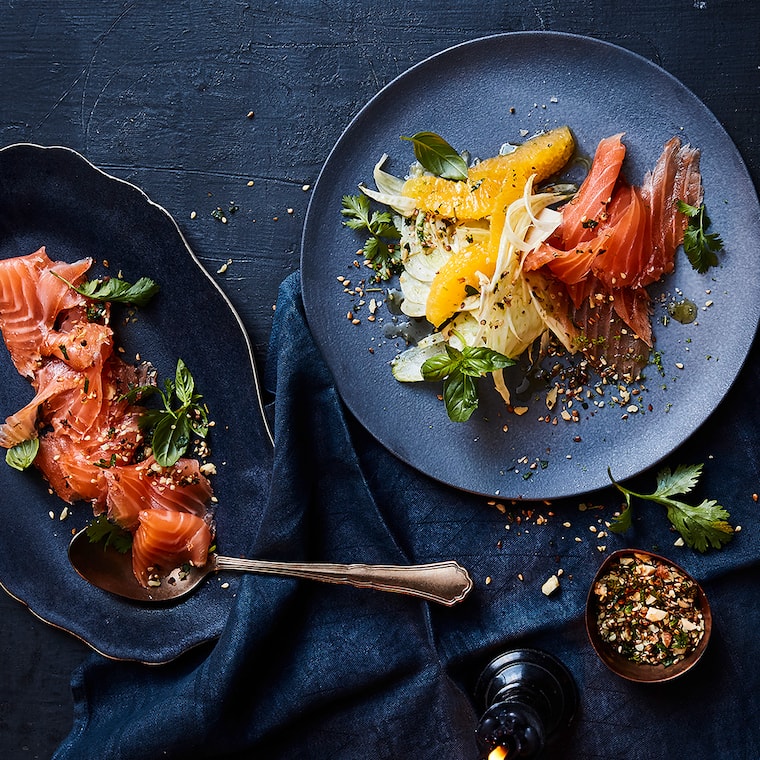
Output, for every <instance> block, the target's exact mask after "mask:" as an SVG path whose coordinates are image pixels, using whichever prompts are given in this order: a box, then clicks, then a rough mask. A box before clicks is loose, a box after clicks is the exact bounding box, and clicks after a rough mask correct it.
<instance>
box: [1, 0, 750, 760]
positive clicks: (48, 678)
mask: <svg viewBox="0 0 760 760" xmlns="http://www.w3.org/2000/svg"><path fill="white" fill-rule="evenodd" d="M522 30H552V31H567V32H574V33H579V34H587V35H590V36H593V37H596V38H599V39H602V40H605V41H609V42H613V43H616V44H619V45H621V46H623V47H625V48H628V49H629V50H632V51H634V52H636V53H639V54H640V55H642V56H644V57H646V58H648V59H650V60H652V61H654V62H655V63H657V64H659V65H661V66H662V67H664V68H665V69H666V70H667V71H669V72H670V73H672V74H673V75H674V76H676V77H677V78H678V79H680V80H681V81H682V82H683V83H684V84H685V85H686V86H687V87H689V88H690V89H691V90H693V91H694V92H695V93H696V94H697V96H698V97H700V98H701V99H702V100H703V101H704V102H705V104H706V105H707V106H708V108H710V109H711V110H712V111H713V113H714V114H715V115H716V116H717V118H718V119H719V121H721V123H722V124H723V125H724V126H725V128H726V130H727V131H728V133H729V135H730V136H731V137H732V138H733V139H734V141H735V142H736V144H737V146H738V148H739V150H740V152H741V153H742V155H743V157H744V159H745V161H746V163H747V165H748V167H749V170H750V173H751V174H752V177H753V179H754V181H755V183H756V185H757V182H758V178H759V177H760V175H759V172H760V151H759V150H758V146H757V135H758V134H760V124H759V121H760V94H759V93H760V42H759V39H760V38H759V35H758V31H760V5H758V4H757V3H755V2H736V0H644V1H643V2H636V3H630V2H629V3H625V2H618V1H617V0H590V1H589V0H553V1H551V2H539V1H538V0H536V1H535V2H528V1H527V0H513V1H509V0H507V1H506V2H504V1H502V2H494V1H492V0H482V1H481V2H478V3H477V4H468V3H462V2H458V1H457V0H444V1H443V2H436V3H433V2H420V1H419V0H415V1H412V2H398V0H391V1H390V2H386V3H384V4H379V3H369V2H366V0H358V1H356V2H350V1H349V0H332V1H330V0H325V1H324V2H317V0H313V1H310V2H295V1H293V2H273V3H248V2H222V3H219V2H203V1H201V0H193V1H191V0H184V1H182V2H177V1H175V2H171V3H160V4H159V3H156V2H149V1H147V0H142V1H140V0H137V1H135V2H114V1H113V0H79V1H78V2H65V1H64V2H53V1H51V0H34V1H32V0H26V1H25V0H3V2H1V3H0V145H8V144H11V143H14V142H35V143H40V144H46V145H54V144H60V145H67V146H70V147H72V148H74V149H76V150H78V151H80V152H82V153H83V154H84V155H85V156H86V157H87V158H88V159H89V160H90V161H92V162H93V163H95V164H96V165H98V166H100V167H101V168H103V169H105V170H106V171H108V172H110V173H113V174H115V175H117V176H119V177H122V178H125V179H128V180H130V181H132V182H134V183H136V184H137V185H139V186H141V187H142V188H143V189H144V190H145V191H146V192H147V193H148V195H149V196H150V197H151V198H152V199H153V200H155V201H156V202H158V203H160V204H161V205H163V206H164V207H165V208H166V209H167V210H168V211H169V212H170V213H172V214H173V215H174V216H175V217H176V219H177V220H178V222H179V224H180V226H181V228H182V230H183V232H184V233H185V234H186V236H187V238H188V240H189V243H190V245H191V246H192V247H193V248H194V250H195V251H196V253H197V254H198V256H199V257H200V258H201V260H202V261H203V262H204V263H205V264H206V265H207V267H208V269H209V270H210V271H212V272H216V271H217V270H218V269H219V268H220V266H221V265H222V264H223V263H224V262H226V261H227V260H228V259H231V260H232V264H231V265H230V266H229V267H228V268H227V270H226V271H225V272H223V273H219V274H218V275H216V276H217V278H218V280H219V282H220V284H221V286H222V287H223V289H224V290H225V292H226V293H227V294H228V295H229V297H230V299H231V300H232V302H233V303H234V305H235V306H236V307H237V309H238V310H239V312H240V314H241V316H242V319H243V321H244V323H245V325H246V327H247V328H248V330H249V333H250V335H251V338H252V340H253V342H254V346H255V349H256V352H257V355H258V357H259V359H260V360H263V357H264V353H265V349H266V344H267V341H268V337H269V331H270V326H271V319H272V308H273V304H274V302H275V299H276V294H277V288H278V286H279V284H280V282H281V281H282V280H283V279H284V277H285V276H286V275H287V274H289V273H290V272H292V271H295V270H296V269H297V268H298V259H299V240H300V231H301V224H302V222H303V218H304V214H305V210H306V205H307V202H308V198H309V193H308V191H304V190H303V189H302V187H303V186H304V185H308V184H311V183H313V182H314V180H315V179H316V176H317V173H318V171H319V168H320V166H321V164H322V162H323V161H324V159H325V158H326V156H327V154H328V151H329V150H330V148H331V146H332V145H333V143H334V142H335V140H336V139H337V137H338V136H339V135H340V133H341V130H342V129H343V127H344V126H345V125H347V123H348V122H349V120H350V119H351V117H352V116H353V115H354V114H356V112H357V111H358V110H359V108H360V107H361V106H362V105H363V103H364V102H365V101H367V100H368V99H369V98H370V97H371V96H372V95H374V94H375V93H376V92H377V91H378V90H379V89H380V88H381V87H382V86H384V85H385V84H387V83H388V82H389V81H391V80H392V79H393V78H394V77H395V76H397V75H398V74H400V73H401V72H403V71H404V70H406V69H407V68H408V67H409V66H410V65H412V64H414V63H416V62H418V61H420V60H422V59H423V58H425V57H427V56H428V55H430V54H432V53H435V52H438V51H440V50H442V49H443V48H445V47H448V46H449V45H452V44H455V43H458V42H462V41H465V40H468V39H471V38H474V37H479V36H483V35H486V34H491V33H495V32H504V31H522ZM251 111H253V113H254V116H253V117H252V118H249V117H248V114H249V112H251ZM250 180H253V181H254V185H253V187H249V186H248V182H249V181H250ZM0 181H2V178H0ZM231 202H234V203H236V204H237V205H238V206H239V211H238V212H237V213H235V214H234V215H231V216H230V217H229V222H228V223H227V224H222V223H220V222H219V221H217V220H215V219H214V218H213V217H212V215H211V212H212V211H213V209H215V208H216V207H217V206H221V207H223V208H228V207H229V204H230V203H231ZM289 209H292V213H290V212H289ZM193 211H195V212H196V218H195V219H191V212H193ZM752 487H754V486H752ZM88 651H89V650H88V649H87V647H86V646H85V645H83V644H81V643H80V642H77V641H76V640H74V639H72V638H71V637H70V636H69V635H68V634H65V633H62V632H59V631H56V630H53V629H51V628H49V627H47V626H45V625H43V624H42V623H40V622H39V621H38V620H36V619H35V618H34V617H33V616H32V615H31V614H30V613H29V612H28V610H26V608H25V607H24V606H23V605H21V604H19V603H18V602H17V601H15V600H13V599H11V598H9V597H7V596H6V595H5V594H2V595H1V596H0V671H1V672H2V674H3V676H2V682H3V687H2V689H1V690H0V757H3V758H7V759H8V760H15V759H16V758H46V757H49V756H50V755H51V753H52V752H53V750H54V748H55V747H56V746H57V744H58V742H59V741H60V740H61V739H62V738H63V736H64V735H65V734H66V733H67V732H68V730H69V728H70V726H71V697H70V695H69V679H70V675H71V671H72V669H73V668H74V667H75V666H76V665H77V664H78V663H79V662H80V661H81V660H82V659H83V658H84V656H85V654H86V653H87V652H88Z"/></svg>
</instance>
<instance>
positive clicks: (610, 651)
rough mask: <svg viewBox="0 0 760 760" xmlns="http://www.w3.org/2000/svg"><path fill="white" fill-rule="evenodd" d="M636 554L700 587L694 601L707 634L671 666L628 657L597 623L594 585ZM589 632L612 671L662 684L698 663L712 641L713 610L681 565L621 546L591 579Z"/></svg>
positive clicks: (634, 679)
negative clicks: (700, 613)
mask: <svg viewBox="0 0 760 760" xmlns="http://www.w3.org/2000/svg"><path fill="white" fill-rule="evenodd" d="M636 554H638V555H640V556H641V555H643V556H645V557H649V558H651V559H654V560H658V561H660V562H663V563H665V564H666V565H669V566H670V567H672V568H674V569H676V570H678V571H679V572H681V573H683V575H684V576H686V578H688V579H689V580H691V581H692V582H693V583H694V584H695V586H696V589H697V596H696V600H695V603H696V605H697V606H698V607H699V609H700V611H701V612H702V618H703V620H704V626H705V629H704V633H703V635H702V639H701V640H700V642H699V643H698V644H697V646H696V647H695V648H694V649H693V650H692V651H691V652H689V653H688V654H687V655H686V656H685V657H684V658H683V659H681V660H679V661H678V662H676V663H674V664H672V665H661V664H659V665H650V664H646V663H639V662H634V661H633V660H629V659H628V658H627V657H625V656H624V655H622V654H620V653H619V652H618V651H617V650H616V649H615V648H614V647H613V646H612V645H610V644H609V643H608V642H606V641H604V640H603V639H602V636H601V633H600V632H599V628H598V626H597V623H596V612H597V606H598V603H597V600H596V597H595V595H594V587H595V585H596V583H597V581H599V580H600V579H601V578H602V577H603V576H604V575H605V574H606V573H607V571H608V570H609V569H610V567H611V566H612V565H613V563H615V562H617V560H619V559H620V558H621V557H633V556H634V555H636ZM586 631H587V632H588V637H589V640H590V641H591V645H592V646H593V648H594V651H595V652H596V653H597V655H598V656H599V659H600V660H601V661H602V662H603V663H604V664H605V665H606V666H607V667H608V668H609V669H610V670H611V671H612V672H613V673H616V674H617V675H619V676H621V677H622V678H625V679H627V680H629V681H635V682H637V683H661V682H663V681H671V680H673V679H674V678H678V676H681V675H683V674H684V673H685V672H686V671H687V670H691V668H693V667H694V666H695V665H696V664H697V662H699V660H700V659H701V657H702V655H703V654H704V653H705V650H706V649H707V644H708V642H709V640H710V634H711V632H712V613H711V612H710V605H709V603H708V601H707V597H706V596H705V592H704V591H703V589H702V587H701V586H700V585H699V583H697V582H696V581H695V580H694V578H692V577H691V576H690V575H689V574H688V573H687V572H686V571H685V570H684V569H683V568H682V567H680V566H679V565H678V564H676V563H675V562H673V561H672V560H669V559H667V557H661V556H660V555H658V554H653V553H652V552H647V551H642V550H641V549H621V550H619V551H616V552H614V553H613V554H611V555H610V556H609V557H607V559H606V560H605V561H604V562H603V563H602V565H601V567H600V568H599V570H598V571H597V573H596V575H595V576H594V580H593V581H592V582H591V588H590V589H589V592H588V598H587V599H586Z"/></svg>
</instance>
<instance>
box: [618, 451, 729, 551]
mask: <svg viewBox="0 0 760 760" xmlns="http://www.w3.org/2000/svg"><path fill="white" fill-rule="evenodd" d="M607 474H608V475H609V478H610V480H611V481H612V483H613V485H614V486H615V488H617V489H618V491H620V492H621V493H622V494H623V496H625V503H626V508H625V509H624V510H623V512H622V513H621V514H620V517H618V518H617V519H615V520H613V521H612V524H611V525H610V530H611V531H613V532H615V533H623V532H625V531H626V530H628V528H630V527H631V498H632V497H634V496H635V497H637V498H639V499H644V500H647V501H652V502H654V503H656V504H660V505H662V506H664V507H665V508H666V510H667V512H666V513H667V517H668V520H669V521H670V523H671V524H672V525H673V527H674V528H675V529H676V530H677V531H678V533H680V534H681V537H682V538H683V540H684V542H685V543H686V545H687V546H689V547H690V548H692V549H696V550H697V551H700V552H705V551H707V549H708V548H709V547H713V548H714V549H720V548H721V547H722V546H723V545H724V544H727V543H728V542H729V541H730V540H731V539H732V538H733V534H734V529H733V527H732V526H731V525H730V524H729V523H728V518H729V516H730V515H729V514H728V512H727V511H726V510H725V509H724V508H723V507H721V506H720V504H718V502H717V501H715V500H713V499H705V500H704V501H702V503H701V504H698V505H697V506H693V505H691V504H687V503H685V502H683V501H681V500H680V499H675V498H673V497H674V496H682V495H684V494H687V493H689V492H691V491H692V490H693V489H694V487H695V486H696V485H697V482H698V481H699V477H700V475H701V474H702V465H701V464H694V465H679V466H678V467H676V469H675V470H674V471H672V472H671V470H670V468H668V467H665V468H663V469H662V470H660V472H658V473H657V488H656V489H655V491H654V492H653V493H651V494H640V493H636V492H634V491H631V490H629V489H628V488H625V487H624V486H621V485H620V484H619V483H617V482H616V481H615V479H614V478H613V477H612V472H611V470H610V468H607Z"/></svg>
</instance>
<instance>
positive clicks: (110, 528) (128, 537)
mask: <svg viewBox="0 0 760 760" xmlns="http://www.w3.org/2000/svg"><path fill="white" fill-rule="evenodd" d="M86 532H87V538H89V539H90V543H91V544H98V543H100V542H101V541H102V542H103V549H104V550H105V549H107V548H108V547H109V546H111V547H113V548H114V549H115V550H116V551H117V552H119V554H126V553H127V552H128V551H129V550H130V549H131V548H132V534H131V533H130V532H129V531H128V530H125V529H124V528H122V527H121V526H120V525H117V524H116V523H113V522H111V521H110V520H109V519H108V518H107V517H106V515H105V512H104V513H102V514H99V515H98V516H97V517H96V518H95V519H94V520H93V521H92V522H91V523H90V524H89V525H88V526H87V528H86Z"/></svg>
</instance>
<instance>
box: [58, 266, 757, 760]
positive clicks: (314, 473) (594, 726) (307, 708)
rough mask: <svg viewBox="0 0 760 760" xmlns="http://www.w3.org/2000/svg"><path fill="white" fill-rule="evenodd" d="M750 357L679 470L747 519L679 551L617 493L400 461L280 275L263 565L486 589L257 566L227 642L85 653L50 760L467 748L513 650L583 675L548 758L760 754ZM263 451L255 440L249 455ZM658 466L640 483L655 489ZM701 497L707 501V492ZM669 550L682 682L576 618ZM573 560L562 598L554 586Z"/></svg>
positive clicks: (652, 512)
mask: <svg viewBox="0 0 760 760" xmlns="http://www.w3.org/2000/svg"><path fill="white" fill-rule="evenodd" d="M757 358H758V357H757V350H756V349H755V350H754V351H753V353H752V355H751V356H750V361H749V362H748V366H747V367H745V369H744V370H743V372H742V374H741V376H740V378H739V380H738V381H737V385H736V387H735V388H734V389H733V390H732V391H731V393H730V394H729V397H728V399H727V400H726V401H725V402H724V403H723V404H722V405H721V408H720V409H719V410H718V412H717V413H715V414H713V415H712V416H711V417H710V419H709V420H708V422H707V423H706V424H705V426H704V427H703V428H702V429H701V430H700V431H699V432H698V433H697V434H696V435H695V436H694V437H693V438H692V439H691V440H690V441H689V442H687V443H686V444H685V445H684V446H682V447H681V448H680V449H679V450H678V451H676V452H674V454H673V455H672V461H670V462H668V463H667V464H670V465H671V466H675V465H677V464H680V463H684V464H686V463H693V462H704V463H705V472H704V476H703V479H702V480H703V482H702V483H701V484H700V486H699V489H698V491H697V492H696V493H695V494H694V499H695V500H697V499H701V498H703V496H708V495H709V496H711V497H712V498H716V499H719V500H720V501H721V503H722V504H724V506H726V508H727V509H728V510H729V512H731V516H732V522H733V523H734V524H740V525H741V526H742V530H741V532H739V533H737V534H736V537H735V538H734V540H733V542H732V543H731V544H729V545H728V547H726V548H724V549H723V550H722V551H712V552H708V553H707V554H704V555H701V554H698V553H695V552H693V551H691V550H689V549H686V548H679V547H676V546H674V541H675V539H676V538H677V536H676V534H674V533H673V532H672V531H671V530H670V529H669V526H668V523H667V521H666V520H665V516H664V512H660V511H658V509H659V508H658V507H656V506H654V505H649V504H641V505H639V507H638V509H637V512H636V515H637V516H636V519H635V520H634V526H633V528H632V529H631V531H630V532H629V533H628V534H626V535H625V536H618V535H613V534H610V533H609V531H608V530H607V529H606V526H605V521H606V520H609V519H610V518H611V516H612V514H613V512H614V511H615V510H616V509H618V508H619V506H620V498H619V496H618V495H616V494H615V493H614V492H613V491H612V489H610V490H608V491H605V492H603V493H598V494H593V495H591V496H587V497H584V498H583V499H576V500H570V499H568V500H563V501H558V502H555V503H553V504H543V503H540V504H531V503H523V504H511V503H496V502H494V501H493V500H490V499H486V498H484V497H481V496H476V495H472V494H465V493H461V492H458V491H454V490H453V489H450V488H448V487H446V486H443V485H441V484H439V483H437V482H434V481H432V480H431V479H429V478H427V477H425V476H423V475H420V474H419V473H417V472H416V471H414V470H412V469H411V468H409V467H407V466H406V465H404V464H403V463H401V462H399V461H398V460H397V459H396V458H395V457H393V456H392V455H391V454H389V453H388V452H387V451H386V450H385V449H383V448H382V447H381V446H380V445H379V444H378V443H377V442H376V441H375V440H374V439H373V438H372V437H371V435H369V434H368V433H367V432H366V431H365V430H364V429H363V428H361V426H359V425H358V424H357V423H356V421H355V420H354V419H353V418H352V417H351V415H350V414H348V413H347V412H346V411H345V409H344V407H343V406H342V403H341V401H340V398H339V397H338V395H337V392H336V390H335V387H334V385H333V381H332V378H331V376H330V374H329V372H328V371H327V369H326V367H325V365H324V363H323V361H322V359H321V356H320V353H319V350H318V348H317V347H316V346H315V345H314V342H313V340H312V338H311V334H310V332H309V330H308V327H307V325H306V321H305V317H304V313H303V307H302V303H301V295H300V281H299V278H298V276H297V275H292V276H291V277H289V278H288V279H287V280H286V281H285V282H284V283H283V285H282V287H281V291H280V297H279V300H278V304H277V310H276V316H275V324H274V330H273V334H272V341H271V350H270V361H269V366H268V382H269V383H270V384H271V387H272V388H273V390H274V391H275V409H274V416H275V439H276V448H275V459H274V468H273V473H272V482H271V491H270V496H269V501H268V504H267V509H266V511H265V516H264V520H263V522H262V524H261V526H260V529H259V531H258V535H257V536H256V537H255V540H254V541H253V546H252V549H253V551H254V552H255V553H256V556H260V557H263V558H269V559H280V560H308V561H332V562H355V561H359V562H377V563H383V564H387V563H418V562H428V561H434V560H440V559H457V560H458V561H459V562H461V563H462V564H463V565H465V566H466V567H467V568H468V569H469V571H470V574H471V575H472V577H473V579H474V581H475V589H474V591H473V592H472V594H471V595H470V596H469V597H468V598H467V599H466V600H465V601H464V602H463V603H461V604H459V605H457V606H456V607H453V608H445V607H442V606H439V605H435V604H429V603H426V602H422V601H419V600H417V599H414V598H412V597H408V596H403V595H398V594H390V593H382V592H376V591H370V590H366V589H354V588H350V587H344V586H333V585H326V584H320V583H315V582H309V581H297V580H290V579H278V578H272V577H264V576H248V577H246V578H245V579H244V581H243V582H242V583H241V585H240V591H239V595H238V599H237V603H236V605H235V608H234V610H233V613H232V614H231V616H230V618H229V620H228V622H227V625H226V628H225V630H224V633H223V635H222V637H221V638H220V639H219V640H218V642H215V643H213V644H209V645H205V646H203V647H199V648H197V649H195V650H193V651H191V652H188V653H186V654H185V655H183V656H182V657H180V658H179V659H178V660H176V661H174V662H172V663H170V664H168V665H162V666H150V667H149V666H143V665H140V664H135V663H120V662H113V661H109V660H105V659H103V658H101V657H99V656H93V657H92V658H91V659H90V660H89V661H88V662H87V663H86V664H85V666H84V667H83V668H82V669H81V671H79V672H77V673H76V674H75V676H74V679H73V689H74V695H75V700H76V708H75V725H74V728H73V730H72V732H71V734H70V735H69V736H68V737H67V738H66V739H65V740H64V742H63V743H62V744H61V746H60V748H59V750H58V752H57V753H56V755H55V760H85V759H86V760H91V759H92V758H104V759H109V760H110V759H111V758H113V759H114V760H116V759H121V758H123V759H124V760H127V759H128V760H143V759H144V760H155V759H157V758H183V760H187V759H188V758H268V759H271V760H279V759H280V758H282V759H283V760H284V759H285V758H288V760H301V759H306V758H310V759H311V758H313V759H315V760H321V759H322V758H325V759H328V758H335V759H336V760H341V759H343V758H345V759H347V760H351V759H353V758H377V759H383V760H397V759H398V760H402V759H406V758H409V759H410V760H442V759H443V760H447V759H451V760H475V758H477V757H478V752H477V747H476V743H475V737H474V731H475V727H476V725H477V719H478V717H479V714H480V713H481V712H482V705H477V704H475V703H474V702H473V691H474V684H475V682H476V680H477V677H478V674H479V672H480V670H481V669H482V668H483V667H484V666H485V665H486V663H487V662H488V661H489V660H490V659H491V657H493V656H494V655H496V654H498V653H500V652H502V651H505V650H508V649H511V648H514V647H516V646H531V647H537V648H541V649H544V650H546V651H548V652H550V653H552V654H554V655H556V656H558V657H559V658H560V659H561V660H562V661H563V662H564V663H565V664H566V665H567V666H568V668H569V669H570V672H571V673H572V675H573V677H574V679H575V681H576V683H577V685H578V688H579V692H580V699H581V702H580V708H579V711H578V714H577V716H576V719H575V722H574V724H573V726H572V727H571V729H570V731H569V733H568V735H567V736H564V737H562V740H561V741H560V742H558V743H555V744H554V745H553V746H550V747H549V748H548V749H547V752H546V757H547V758H560V757H561V758H581V759H583V758H589V759H590V758H617V757H620V758H628V759H631V760H637V759H638V758H641V760H644V758H646V759H647V760H652V759H653V758H655V759H656V758H662V759H663V760H664V759H665V758H672V757H675V756H681V755H688V754H691V755H692V756H693V757H697V758H700V757H711V756H720V757H724V758H737V759H742V758H747V759H748V760H749V759H750V758H757V757H760V714H759V708H758V705H760V701H758V700H757V698H756V695H757V694H758V693H759V692H758V689H759V687H760V672H759V671H758V669H757V668H756V667H755V662H756V660H757V658H758V656H759V655H760V637H758V635H757V631H758V630H760V604H758V603H757V601H756V589H757V588H758V583H759V582H760V562H758V555H759V554H760V552H758V547H759V546H760V543H759V541H760V536H759V535H758V533H759V531H758V526H757V522H758V521H757V515H758V511H759V510H760V505H758V503H756V502H755V500H754V499H753V492H755V491H758V490H760V482H759V481H758V470H759V469H760V467H759V466H758V449H759V448H760V444H759V443H758V435H757V433H756V431H757V429H758V428H757V425H758V422H759V421H760V420H758V417H759V416H760V415H758V409H757V402H756V400H755V398H754V396H753V393H754V392H755V389H756V388H757V387H758V381H759V380H760V378H759V377H758V374H759V373H758V366H759V365H758V362H757ZM251 455H252V456H255V455H256V452H251ZM654 476H655V473H654V472H649V473H645V474H643V475H642V476H640V477H639V478H638V479H637V480H636V483H635V484H634V485H635V486H640V488H641V490H652V488H653V487H654ZM703 492H704V493H703ZM625 546H636V547H640V548H644V549H650V550H657V551H659V553H662V554H665V555H666V556H669V557H671V558H672V559H674V560H676V561H677V562H679V563H680V564H681V565H682V566H684V567H685V568H686V569H687V570H688V571H689V572H690V573H691V574H692V575H694V576H695V577H696V578H697V579H698V580H700V581H701V582H703V585H704V587H705V589H706V591H707V594H708V596H709V598H710V601H711V604H712V609H713V616H714V631H713V639H712V641H711V644H710V646H709V648H708V651H707V653H706V655H705V657H704V658H703V660H702V661H701V662H700V663H699V665H698V666H697V668H695V669H694V670H693V671H691V672H690V673H689V674H687V675H686V676H684V677H683V678H682V679H679V680H678V681H675V682H672V683H667V684H662V685H656V686H640V685H635V684H630V683H628V682H625V681H622V680H621V679H619V678H618V677H616V676H615V675H613V674H612V673H611V672H609V671H608V670H607V669H606V667H605V666H604V665H603V664H602V663H601V662H600V661H599V660H598V659H597V658H596V656H595V655H594V653H593V651H592V649H591V647H590V645H589V644H588V642H587V639H586V633H585V629H584V625H583V609H584V603H585V599H586V595H587V592H588V589H589V585H590V582H591V579H592V577H593V575H594V573H595V572H596V570H597V568H598V566H599V565H600V564H601V562H602V560H603V559H604V557H605V556H607V554H609V553H610V552H612V551H613V550H615V549H617V548H623V547H625ZM560 570H561V571H562V573H561V575H560V584H561V586H560V589H559V591H557V592H555V593H554V594H552V595H551V596H545V595H544V594H542V592H541V585H542V583H543V582H544V581H545V580H546V579H547V578H548V577H549V576H550V575H552V574H555V573H557V572H558V571H560Z"/></svg>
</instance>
